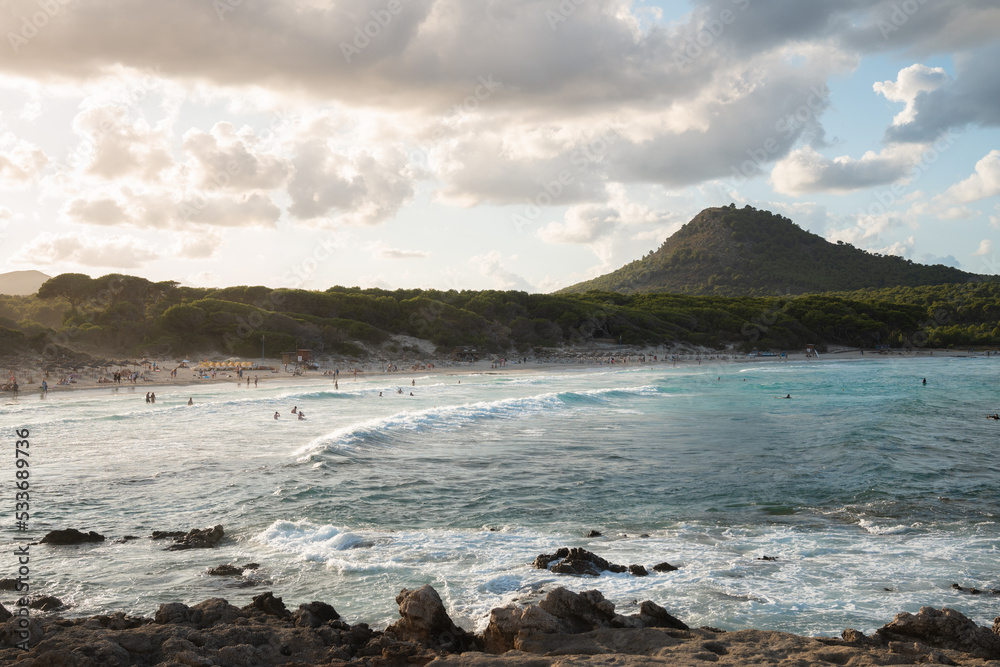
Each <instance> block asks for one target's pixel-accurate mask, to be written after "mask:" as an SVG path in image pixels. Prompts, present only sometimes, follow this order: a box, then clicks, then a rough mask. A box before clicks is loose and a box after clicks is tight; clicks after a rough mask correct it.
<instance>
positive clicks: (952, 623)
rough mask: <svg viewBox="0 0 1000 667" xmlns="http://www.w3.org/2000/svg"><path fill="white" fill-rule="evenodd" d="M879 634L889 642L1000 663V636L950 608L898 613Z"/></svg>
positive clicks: (877, 632) (878, 631)
mask: <svg viewBox="0 0 1000 667" xmlns="http://www.w3.org/2000/svg"><path fill="white" fill-rule="evenodd" d="M876 634H877V635H878V636H879V637H880V638H881V639H882V640H883V641H885V642H890V641H902V642H913V641H918V642H920V643H922V644H926V645H927V646H932V647H935V648H944V649H952V650H955V651H962V652H964V653H968V654H970V655H972V656H973V657H977V658H983V659H986V660H1000V636H998V635H997V634H995V633H994V632H992V631H991V630H988V629H986V628H982V627H979V626H978V625H976V624H975V623H974V622H973V621H972V620H970V619H969V618H967V617H966V616H964V615H963V614H961V613H959V612H957V611H955V610H954V609H949V608H947V607H944V608H942V609H934V608H933V607H922V608H921V609H920V611H919V612H918V613H916V614H910V613H907V612H903V613H901V614H896V617H895V618H894V619H893V620H892V622H891V623H888V624H886V625H883V626H882V627H881V628H879V629H878V630H876Z"/></svg>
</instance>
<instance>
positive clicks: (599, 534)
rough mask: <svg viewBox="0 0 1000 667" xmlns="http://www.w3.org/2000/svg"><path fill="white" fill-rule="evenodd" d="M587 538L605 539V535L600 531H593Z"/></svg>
mask: <svg viewBox="0 0 1000 667" xmlns="http://www.w3.org/2000/svg"><path fill="white" fill-rule="evenodd" d="M587 537H604V533H602V532H601V531H599V530H592V531H590V532H589V533H587Z"/></svg>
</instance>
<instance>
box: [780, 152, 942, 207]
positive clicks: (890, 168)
mask: <svg viewBox="0 0 1000 667" xmlns="http://www.w3.org/2000/svg"><path fill="white" fill-rule="evenodd" d="M923 149H924V146H922V145H918V144H896V145H892V146H888V147H886V148H885V149H883V150H882V151H881V152H878V153H876V152H875V151H868V152H867V153H865V154H864V155H862V156H861V158H859V159H854V158H852V157H850V156H847V155H842V156H840V157H836V158H833V159H830V158H827V157H824V156H822V155H820V153H818V152H817V151H816V150H815V149H813V148H810V147H805V148H799V149H797V150H795V151H793V152H792V153H791V154H789V155H788V157H786V158H784V159H783V160H781V161H780V162H778V163H777V164H776V165H775V167H774V169H773V170H772V171H771V184H772V185H773V186H774V189H775V190H777V191H778V192H781V193H783V194H789V195H799V194H804V193H810V192H848V191H851V190H859V189H862V188H869V187H872V186H874V185H885V184H887V183H895V182H896V181H899V180H902V179H904V178H906V177H907V176H908V175H909V174H910V172H911V171H912V170H913V168H914V166H916V165H917V164H918V163H919V162H920V159H921V153H922V152H923Z"/></svg>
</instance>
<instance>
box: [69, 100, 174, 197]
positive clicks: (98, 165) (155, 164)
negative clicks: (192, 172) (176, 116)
mask: <svg viewBox="0 0 1000 667" xmlns="http://www.w3.org/2000/svg"><path fill="white" fill-rule="evenodd" d="M128 114H129V111H128V110H127V109H126V108H125V107H120V106H101V107H94V108H90V109H86V110H84V111H81V112H80V113H79V114H78V115H77V116H76V118H75V119H74V120H73V127H74V130H75V131H76V132H77V134H78V135H80V137H81V139H82V141H83V142H84V143H85V144H86V145H87V149H86V150H82V151H79V152H80V153H82V154H85V155H86V156H87V158H88V159H87V163H86V165H85V171H86V173H87V174H89V175H92V176H97V177H99V178H102V179H104V180H109V181H111V180H115V179H120V178H125V177H128V178H133V179H137V180H140V181H149V182H157V181H159V180H160V175H161V173H162V172H163V171H165V170H167V169H169V168H171V167H173V166H174V160H173V156H172V155H171V150H170V141H171V137H170V132H169V125H168V123H167V122H166V121H164V122H161V123H158V124H157V125H156V126H150V125H149V124H148V123H147V122H146V120H145V119H144V118H142V117H139V118H137V119H132V118H130V117H129V115H128Z"/></svg>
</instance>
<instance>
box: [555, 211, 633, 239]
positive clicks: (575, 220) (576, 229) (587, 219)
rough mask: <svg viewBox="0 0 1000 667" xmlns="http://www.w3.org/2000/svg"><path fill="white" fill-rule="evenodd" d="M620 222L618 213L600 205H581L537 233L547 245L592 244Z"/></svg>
mask: <svg viewBox="0 0 1000 667" xmlns="http://www.w3.org/2000/svg"><path fill="white" fill-rule="evenodd" d="M620 222H621V217H620V215H619V213H618V211H617V210H616V209H614V208H612V207H609V206H605V205H602V204H581V205H578V206H573V207H571V208H570V209H569V210H568V211H567V212H566V215H565V217H564V218H563V221H562V222H552V223H549V224H548V225H547V226H545V227H543V228H542V229H540V230H539V231H538V236H539V238H541V239H542V240H543V241H545V242H547V243H584V244H590V243H594V242H595V241H597V240H598V239H601V238H603V237H605V236H607V235H608V234H610V233H611V232H612V231H614V229H615V227H617V226H618V224H619V223H620Z"/></svg>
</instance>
